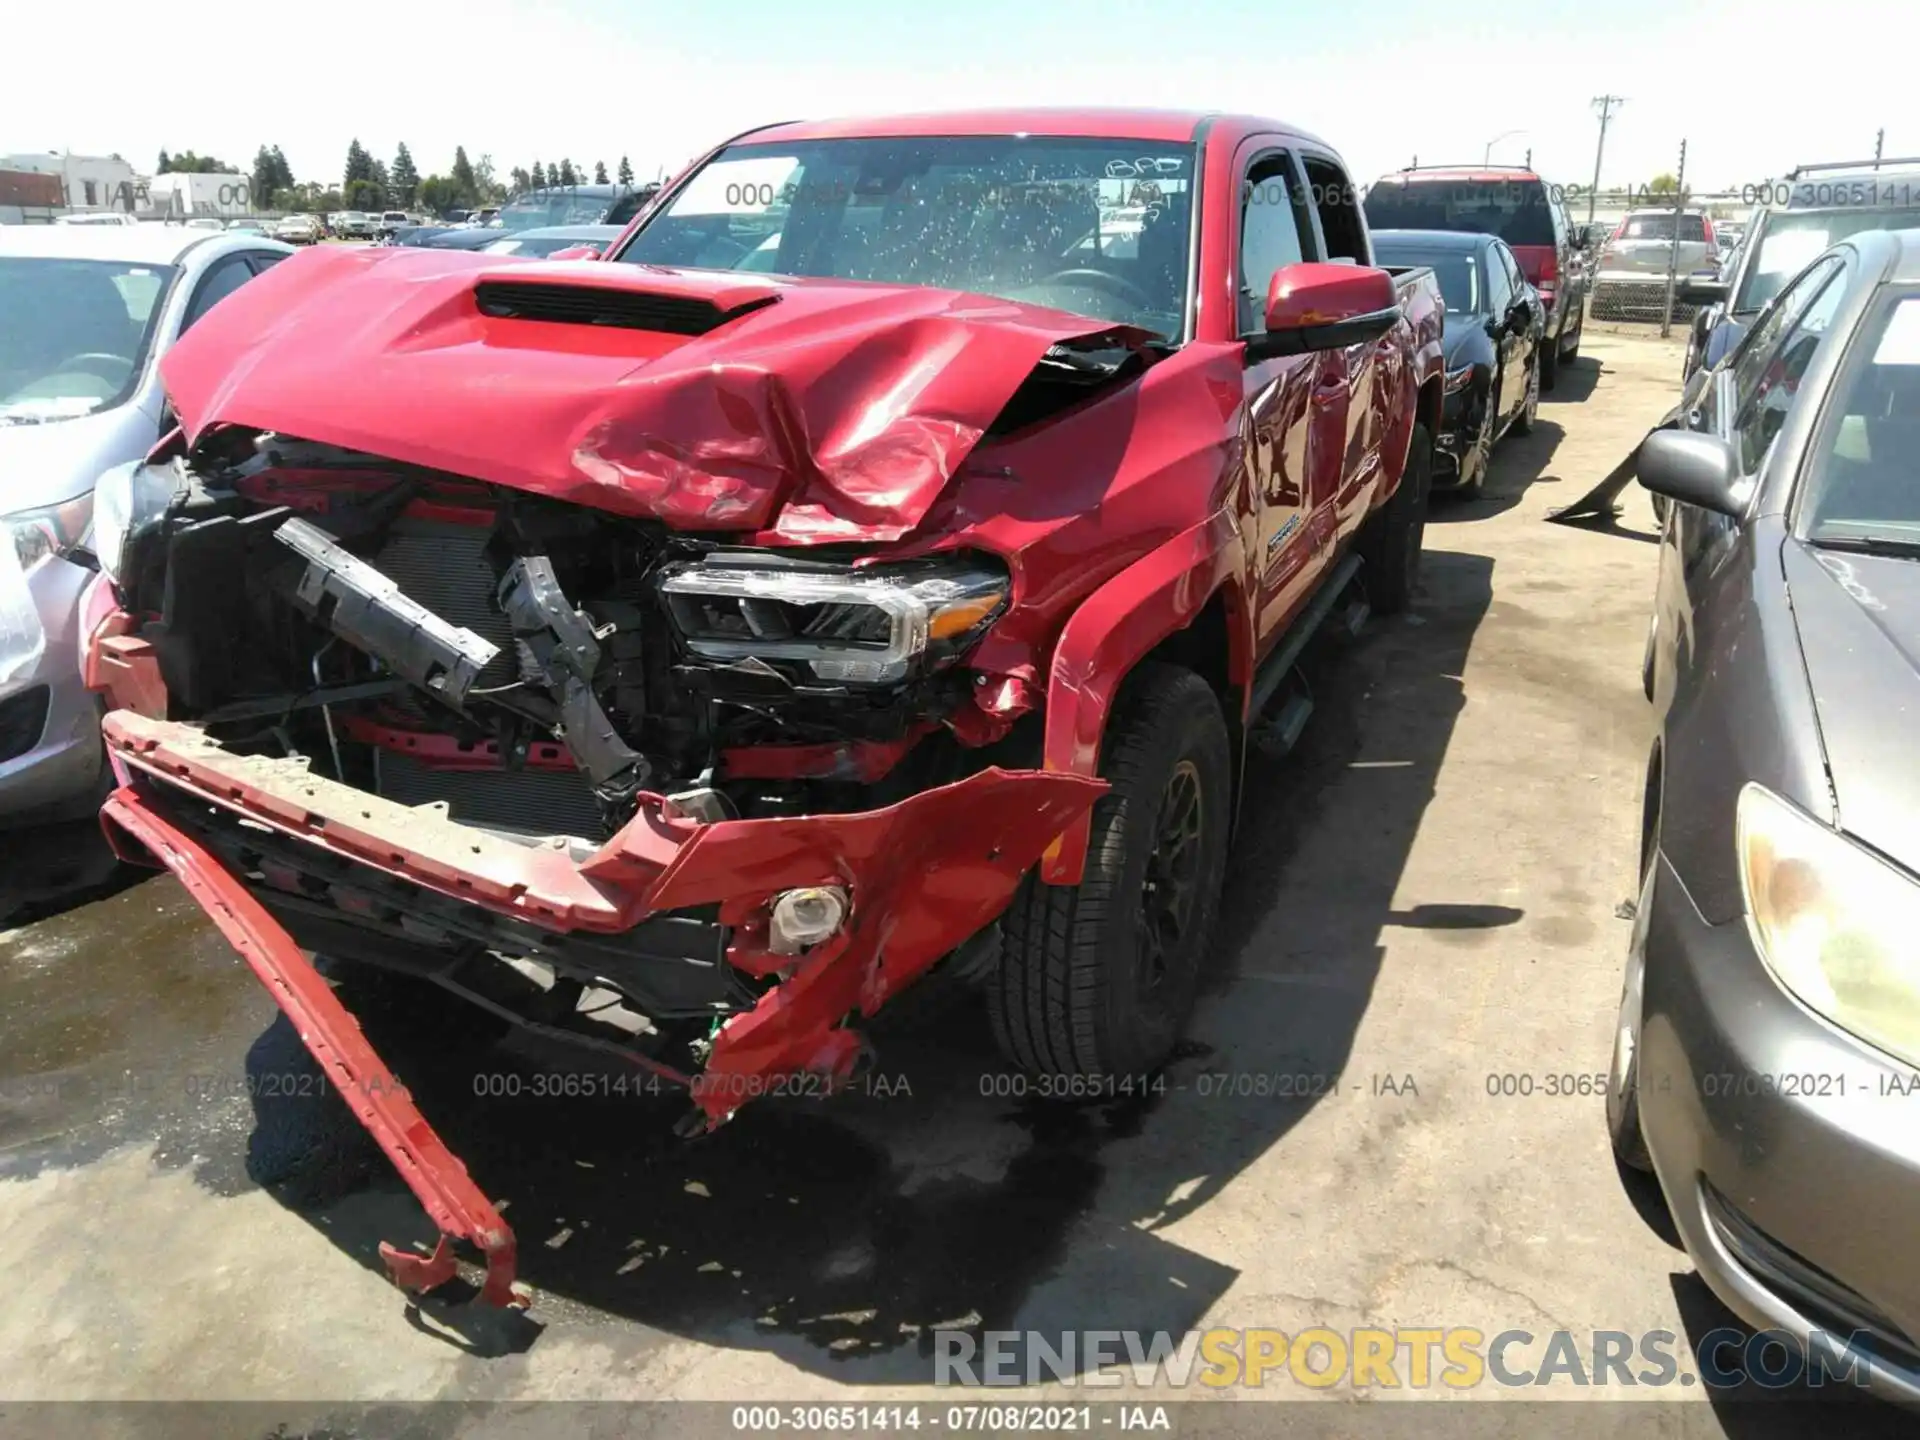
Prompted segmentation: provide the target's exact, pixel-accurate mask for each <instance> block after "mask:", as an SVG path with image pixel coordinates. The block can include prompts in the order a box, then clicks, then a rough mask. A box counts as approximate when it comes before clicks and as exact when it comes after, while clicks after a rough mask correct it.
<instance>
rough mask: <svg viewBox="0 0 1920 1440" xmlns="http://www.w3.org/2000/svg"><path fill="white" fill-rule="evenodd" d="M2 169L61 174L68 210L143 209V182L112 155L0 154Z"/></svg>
mask: <svg viewBox="0 0 1920 1440" xmlns="http://www.w3.org/2000/svg"><path fill="white" fill-rule="evenodd" d="M0 170H26V171H29V172H32V173H34V174H38V175H58V176H59V177H60V185H61V188H62V189H63V190H64V191H65V192H66V196H67V209H68V210H70V211H74V212H76V213H85V212H87V211H89V210H122V211H133V210H138V209H142V208H144V196H143V195H142V193H141V192H142V188H143V186H142V182H141V181H140V179H139V177H138V176H136V175H135V174H134V173H133V166H131V165H129V164H128V163H127V162H126V161H125V160H117V159H115V158H114V157H112V156H111V155H74V154H71V153H62V152H59V151H48V152H41V153H23V154H13V155H0Z"/></svg>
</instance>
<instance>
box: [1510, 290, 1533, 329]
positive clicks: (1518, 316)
mask: <svg viewBox="0 0 1920 1440" xmlns="http://www.w3.org/2000/svg"><path fill="white" fill-rule="evenodd" d="M1507 326H1508V328H1509V329H1511V330H1512V331H1513V333H1514V334H1516V335H1524V334H1525V333H1526V332H1527V331H1529V330H1531V329H1532V328H1533V304H1532V302H1531V301H1528V300H1526V299H1524V298H1523V299H1519V300H1515V301H1514V302H1513V304H1512V305H1510V306H1508V307H1507Z"/></svg>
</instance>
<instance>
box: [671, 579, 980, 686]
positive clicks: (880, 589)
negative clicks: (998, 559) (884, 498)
mask: <svg viewBox="0 0 1920 1440" xmlns="http://www.w3.org/2000/svg"><path fill="white" fill-rule="evenodd" d="M1010 588H1011V582H1010V580H1009V578H1008V576H1007V573H1006V571H1005V570H1004V569H1002V568H1000V567H999V566H998V565H997V564H995V563H993V562H990V561H985V560H980V559H977V558H968V559H961V560H927V561H911V562H906V563H903V564H899V565H887V566H874V567H871V568H859V567H855V566H850V565H823V564H809V563H806V562H804V561H789V560H787V559H786V558H785V557H777V556H766V555H763V554H752V555H747V554H736V555H732V556H729V555H727V554H725V553H724V552H723V553H720V554H716V555H713V556H710V557H708V558H707V559H706V560H704V561H702V562H700V563H699V564H693V565H686V566H682V567H680V568H678V569H675V570H672V571H670V572H668V573H667V575H666V576H665V577H664V578H663V579H662V580H661V582H660V593H661V596H662V598H663V599H664V600H665V602H666V606H667V610H668V612H669V614H671V615H672V617H673V622H674V625H675V627H676V628H677V629H678V630H679V632H680V636H681V638H682V640H684V641H685V643H686V646H687V648H688V649H689V650H691V651H692V652H693V653H694V654H696V655H699V656H701V657H702V658H703V659H708V660H716V661H722V662H725V661H741V660H748V659H754V660H760V661H790V662H795V663H798V664H801V665H804V666H806V668H807V669H808V670H809V671H810V672H811V673H812V675H813V676H814V678H816V679H819V680H826V681H836V682H842V683H848V684H857V685H886V684H893V683H896V682H898V681H901V680H904V679H906V678H907V677H908V676H909V675H910V674H912V673H913V672H914V670H915V669H916V668H920V667H926V668H937V667H939V666H940V665H943V664H947V663H949V662H951V661H952V660H954V659H956V658H957V657H958V656H959V655H960V654H962V653H963V652H964V651H965V650H966V649H967V648H968V647H969V646H970V645H972V644H973V642H974V641H975V640H977V639H979V637H980V636H981V634H982V633H984V632H985V630H986V628H987V626H989V625H990V624H992V623H993V621H994V619H995V618H997V617H998V615H999V614H1000V611H1001V610H1002V609H1003V608H1004V607H1005V605H1006V601H1007V596H1008V593H1009V590H1010Z"/></svg>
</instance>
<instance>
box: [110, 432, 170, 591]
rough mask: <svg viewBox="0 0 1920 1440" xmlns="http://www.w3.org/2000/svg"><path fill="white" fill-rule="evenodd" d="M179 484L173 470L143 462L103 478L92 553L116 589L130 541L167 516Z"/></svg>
mask: <svg viewBox="0 0 1920 1440" xmlns="http://www.w3.org/2000/svg"><path fill="white" fill-rule="evenodd" d="M178 483H179V477H178V475H177V474H176V472H175V471H174V470H173V468H172V467H171V466H154V465H148V464H146V463H145V462H144V461H140V460H133V461H129V462H128V463H127V464H125V465H116V466H114V467H113V468H112V469H111V470H109V471H107V472H106V473H105V474H104V475H102V476H101V477H100V483H99V484H98V485H96V486H95V487H94V491H93V553H94V558H96V559H97V560H99V562H100V568H101V570H103V571H104V572H106V576H107V579H109V580H111V581H112V582H113V583H114V585H115V586H118V585H119V584H120V579H121V575H122V573H123V561H124V559H125V553H126V548H127V538H128V537H129V536H130V535H132V534H133V533H134V532H135V531H136V530H138V529H140V528H142V527H143V526H145V525H146V524H147V523H148V522H150V521H152V520H155V519H157V518H159V517H160V516H161V515H162V514H164V513H165V512H166V509H167V506H168V505H170V504H172V503H173V496H174V491H175V489H176V488H177V486H178Z"/></svg>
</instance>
